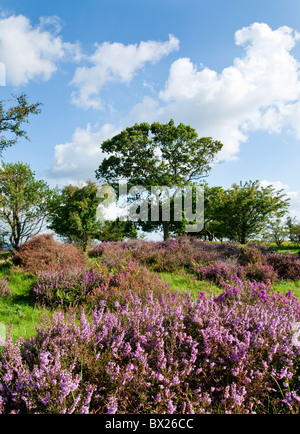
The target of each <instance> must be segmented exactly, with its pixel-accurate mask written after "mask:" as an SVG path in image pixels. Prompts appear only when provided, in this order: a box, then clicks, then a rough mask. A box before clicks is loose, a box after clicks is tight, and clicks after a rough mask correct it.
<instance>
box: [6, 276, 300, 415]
mask: <svg viewBox="0 0 300 434" xmlns="http://www.w3.org/2000/svg"><path fill="white" fill-rule="evenodd" d="M241 285H243V288H241ZM261 285H262V284H261ZM234 288H235V285H234V284H233V286H232V288H231V291H232V292H234V291H233V289H234ZM235 289H236V294H237V295H233V296H229V297H223V299H222V298H219V299H218V300H216V299H214V298H213V297H208V298H207V297H206V296H205V295H204V294H201V293H200V294H199V296H198V298H197V300H196V301H194V300H192V299H190V298H189V297H188V296H185V297H181V298H179V297H178V296H177V297H176V296H174V295H171V294H170V295H169V296H168V297H166V298H164V299H162V300H160V301H159V300H157V299H154V298H153V297H152V296H151V294H149V296H148V298H147V299H144V301H142V300H141V299H140V298H139V297H135V296H132V300H131V303H130V304H128V303H127V304H125V305H123V306H122V305H120V304H119V305H116V307H115V311H114V312H111V311H109V310H106V311H105V306H104V304H102V305H100V306H99V307H97V308H96V309H95V310H94V313H93V317H92V318H91V319H90V320H88V318H87V316H86V315H85V313H84V312H83V311H82V313H81V315H80V317H79V318H78V317H76V316H75V314H74V315H73V316H71V317H70V318H69V319H68V320H67V318H66V317H64V315H63V314H62V313H59V314H57V315H56V316H55V317H54V318H53V319H52V320H48V321H49V322H46V323H45V324H43V325H42V326H40V328H39V329H38V330H37V335H36V337H35V338H31V339H30V340H29V341H27V342H23V341H19V342H17V343H16V344H14V343H13V342H12V340H11V339H10V338H9V337H8V339H7V343H6V346H5V347H4V348H3V352H2V353H1V354H0V411H1V413H3V414H4V413H20V414H29V413H35V414H38V413H50V414H54V413H60V414H61V413H89V414H95V413H124V414H134V413H146V414H149V413H150V414H166V413H175V414H184V413H189V414H191V413H255V412H256V413H286V412H297V411H299V400H300V388H299V374H300V366H299V363H300V348H299V343H297V342H296V341H295V335H294V332H293V326H294V324H295V322H297V321H299V302H298V301H297V300H295V298H294V297H293V296H292V295H291V294H287V295H285V296H283V295H279V294H278V295H277V294H267V296H265V295H264V296H262V290H263V289H264V288H262V287H259V286H258V284H255V283H251V282H250V283H240V285H239V287H237V288H235ZM238 291H240V293H243V297H240V296H239V295H238ZM225 292H226V291H225ZM227 294H228V290H227ZM266 297H267V299H266Z"/></svg>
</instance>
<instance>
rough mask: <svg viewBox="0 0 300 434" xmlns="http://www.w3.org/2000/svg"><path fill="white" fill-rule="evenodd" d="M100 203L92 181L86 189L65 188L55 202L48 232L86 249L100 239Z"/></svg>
mask: <svg viewBox="0 0 300 434" xmlns="http://www.w3.org/2000/svg"><path fill="white" fill-rule="evenodd" d="M101 200H102V199H100V198H98V197H97V186H96V184H95V183H94V182H91V181H89V182H88V183H87V184H86V185H85V186H83V187H75V186H73V185H68V186H66V187H64V188H63V189H62V190H60V192H59V193H58V194H57V195H56V197H55V198H54V200H53V201H52V204H51V212H50V215H49V221H50V224H49V226H48V227H49V229H52V230H54V231H55V232H56V233H57V234H58V235H60V236H62V237H63V238H65V239H66V240H67V241H68V242H70V243H75V244H77V245H78V246H80V247H81V248H82V249H83V250H86V248H87V246H88V243H89V242H90V241H91V240H93V239H95V238H97V239H98V235H99V233H100V230H101V222H100V221H99V220H98V219H97V208H98V205H99V204H100V202H101Z"/></svg>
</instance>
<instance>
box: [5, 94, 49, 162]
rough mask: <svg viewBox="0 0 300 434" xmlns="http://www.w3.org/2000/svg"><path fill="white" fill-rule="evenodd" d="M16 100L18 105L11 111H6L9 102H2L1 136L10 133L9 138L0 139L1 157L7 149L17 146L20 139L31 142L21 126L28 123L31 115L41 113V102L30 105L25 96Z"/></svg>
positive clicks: (11, 108)
mask: <svg viewBox="0 0 300 434" xmlns="http://www.w3.org/2000/svg"><path fill="white" fill-rule="evenodd" d="M14 100H15V102H16V105H14V106H12V107H10V108H9V109H5V103H6V102H8V101H0V134H3V133H4V134H5V133H9V137H6V136H3V135H2V136H1V137H0V155H1V154H2V152H3V150H4V149H5V148H8V147H10V146H12V145H15V144H16V142H17V140H18V138H19V137H24V138H25V139H26V140H29V139H28V137H27V134H26V131H24V130H22V129H21V124H22V123H24V122H25V123H28V117H29V115H30V114H38V113H40V108H39V107H40V106H41V103H40V102H37V103H35V104H29V102H28V100H27V96H26V95H24V94H21V95H19V96H16V97H14Z"/></svg>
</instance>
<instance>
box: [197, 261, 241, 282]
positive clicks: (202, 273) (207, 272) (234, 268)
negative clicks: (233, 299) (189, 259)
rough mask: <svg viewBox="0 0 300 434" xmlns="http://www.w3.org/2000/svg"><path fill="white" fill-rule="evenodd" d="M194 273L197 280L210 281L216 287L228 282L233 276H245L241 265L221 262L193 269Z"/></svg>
mask: <svg viewBox="0 0 300 434" xmlns="http://www.w3.org/2000/svg"><path fill="white" fill-rule="evenodd" d="M195 272H196V273H197V274H198V279H204V280H210V281H212V282H214V283H216V284H217V285H218V284H220V283H222V282H223V281H228V280H230V279H231V277H232V276H233V275H234V274H236V275H237V276H239V277H243V276H245V270H244V267H242V266H241V265H236V264H225V263H224V262H222V261H216V262H213V263H211V264H207V265H203V266H201V267H198V268H195Z"/></svg>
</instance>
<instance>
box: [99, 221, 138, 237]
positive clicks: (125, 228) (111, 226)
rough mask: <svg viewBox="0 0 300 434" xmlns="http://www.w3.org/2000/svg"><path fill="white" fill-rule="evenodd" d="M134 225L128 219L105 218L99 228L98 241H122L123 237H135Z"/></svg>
mask: <svg viewBox="0 0 300 434" xmlns="http://www.w3.org/2000/svg"><path fill="white" fill-rule="evenodd" d="M137 237H138V233H137V230H136V227H135V225H134V224H133V223H132V222H130V221H120V220H119V219H118V218H117V219H116V220H112V221H109V220H106V221H105V222H104V223H103V224H102V226H101V229H100V232H99V234H98V237H97V239H98V240H99V241H123V240H124V239H125V238H135V239H136V238H137Z"/></svg>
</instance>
